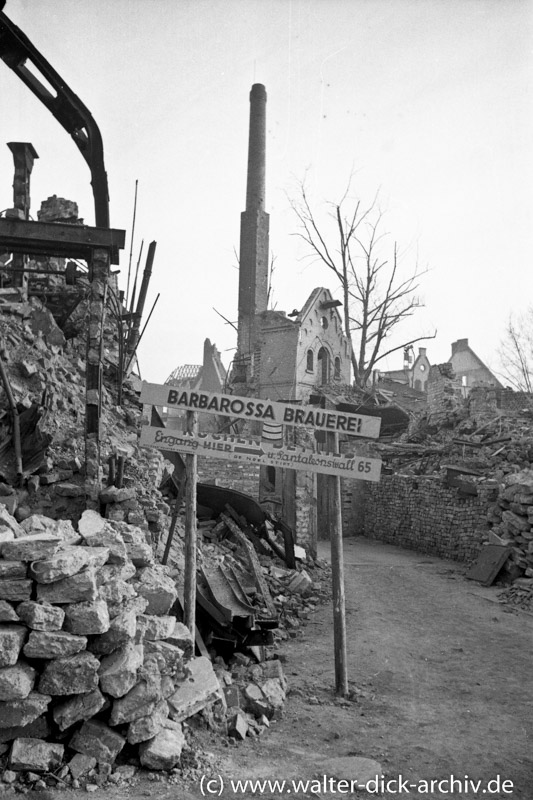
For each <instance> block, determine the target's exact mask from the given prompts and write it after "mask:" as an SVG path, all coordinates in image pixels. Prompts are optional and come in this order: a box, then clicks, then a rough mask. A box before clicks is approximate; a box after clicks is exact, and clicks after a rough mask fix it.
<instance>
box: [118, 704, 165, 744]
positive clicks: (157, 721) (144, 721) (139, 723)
mask: <svg viewBox="0 0 533 800" xmlns="http://www.w3.org/2000/svg"><path fill="white" fill-rule="evenodd" d="M167 717H168V703H167V702H166V701H165V700H161V701H160V702H159V703H158V704H157V705H156V707H155V708H154V711H153V713H152V714H149V715H148V716H146V717H139V719H136V720H134V722H130V725H129V727H128V736H127V740H128V742H129V743H130V744H139V742H147V741H148V739H153V737H154V736H156V735H157V734H158V733H159V731H160V730H162V728H163V726H164V723H165V721H166V719H167Z"/></svg>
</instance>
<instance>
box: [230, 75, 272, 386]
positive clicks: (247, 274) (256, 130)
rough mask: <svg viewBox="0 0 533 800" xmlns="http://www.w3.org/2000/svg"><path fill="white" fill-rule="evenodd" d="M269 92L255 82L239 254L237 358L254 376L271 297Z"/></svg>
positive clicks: (251, 99)
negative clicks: (260, 318)
mask: <svg viewBox="0 0 533 800" xmlns="http://www.w3.org/2000/svg"><path fill="white" fill-rule="evenodd" d="M266 99H267V95H266V91H265V87H264V86H263V85H262V84H261V83H254V85H253V86H252V91H251V92H250V132H249V140H248V176H247V183H246V210H245V211H243V212H242V214H241V241H240V255H239V316H238V337H237V361H238V362H239V363H240V365H241V367H245V368H246V377H247V379H249V378H251V377H253V373H254V368H253V361H254V351H255V349H256V347H257V344H258V341H257V340H258V325H257V314H260V313H261V312H262V311H266V308H267V297H268V224H269V217H268V214H267V213H266V212H265V166H266V158H265V152H266V147H265V139H266Z"/></svg>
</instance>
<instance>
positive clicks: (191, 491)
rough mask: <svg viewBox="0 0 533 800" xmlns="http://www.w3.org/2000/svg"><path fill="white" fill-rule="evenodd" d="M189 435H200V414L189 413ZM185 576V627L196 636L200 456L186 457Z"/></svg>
mask: <svg viewBox="0 0 533 800" xmlns="http://www.w3.org/2000/svg"><path fill="white" fill-rule="evenodd" d="M187 433H192V434H197V433H198V412H197V411H187ZM185 468H186V483H185V576H184V582H183V611H184V621H185V625H186V626H187V627H188V629H189V630H190V632H191V633H192V634H193V635H194V632H195V630H196V542H197V520H196V484H197V481H198V474H197V473H198V456H197V455H193V454H192V453H190V454H187V455H186V456H185Z"/></svg>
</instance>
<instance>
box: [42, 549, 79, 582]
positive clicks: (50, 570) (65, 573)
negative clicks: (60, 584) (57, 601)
mask: <svg viewBox="0 0 533 800" xmlns="http://www.w3.org/2000/svg"><path fill="white" fill-rule="evenodd" d="M88 561H89V557H88V555H87V548H85V547H65V548H64V549H62V550H60V551H59V552H58V553H56V555H55V556H54V557H53V558H48V559H45V560H43V561H37V562H34V563H33V564H31V566H30V575H31V577H32V578H33V579H34V580H36V581H37V582H38V583H56V582H57V581H60V580H63V579H64V578H70V577H71V576H72V575H77V574H78V572H80V571H81V570H82V569H83V568H84V567H86V566H87V563H88Z"/></svg>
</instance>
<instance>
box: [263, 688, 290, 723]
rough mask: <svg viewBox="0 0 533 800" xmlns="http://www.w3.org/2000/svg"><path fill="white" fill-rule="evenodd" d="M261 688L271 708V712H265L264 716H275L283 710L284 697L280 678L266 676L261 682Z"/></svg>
mask: <svg viewBox="0 0 533 800" xmlns="http://www.w3.org/2000/svg"><path fill="white" fill-rule="evenodd" d="M261 690H262V692H263V695H264V696H265V698H266V700H267V702H268V704H269V706H270V709H271V713H270V714H266V716H267V717H268V718H269V719H272V718H273V717H277V716H278V715H279V712H280V711H282V710H283V705H284V703H285V697H286V695H285V690H284V688H283V686H282V683H281V681H280V679H279V678H268V680H266V681H265V682H264V683H262V684H261Z"/></svg>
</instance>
